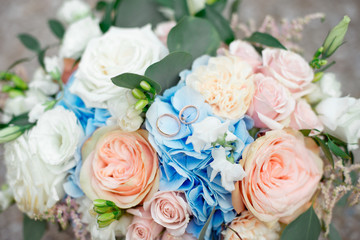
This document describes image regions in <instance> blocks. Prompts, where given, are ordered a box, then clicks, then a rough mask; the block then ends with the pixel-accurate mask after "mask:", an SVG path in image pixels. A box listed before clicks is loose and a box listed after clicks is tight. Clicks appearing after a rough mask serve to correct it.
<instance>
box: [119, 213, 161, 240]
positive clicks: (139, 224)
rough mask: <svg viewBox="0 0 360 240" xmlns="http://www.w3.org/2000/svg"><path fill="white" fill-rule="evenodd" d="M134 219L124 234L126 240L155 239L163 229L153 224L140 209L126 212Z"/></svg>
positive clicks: (148, 216)
mask: <svg viewBox="0 0 360 240" xmlns="http://www.w3.org/2000/svg"><path fill="white" fill-rule="evenodd" d="M127 212H128V213H130V214H133V215H134V218H133V220H132V222H131V224H130V225H129V227H128V229H127V233H126V240H153V239H157V238H158V237H159V235H160V233H161V231H162V230H163V227H162V226H160V225H159V224H157V223H156V222H154V220H153V219H152V218H151V215H150V213H149V212H148V211H145V210H144V209H143V208H142V207H141V208H136V209H129V210H127Z"/></svg>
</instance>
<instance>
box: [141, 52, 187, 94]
mask: <svg viewBox="0 0 360 240" xmlns="http://www.w3.org/2000/svg"><path fill="white" fill-rule="evenodd" d="M191 63H192V56H191V55H190V54H188V53H186V52H172V53H170V54H169V55H167V56H166V57H165V58H163V59H162V60H160V61H159V62H156V63H154V64H152V65H151V66H149V67H148V68H147V69H146V71H145V76H147V77H148V78H150V79H153V80H155V81H156V82H157V83H159V84H160V85H161V88H162V89H163V90H166V89H168V88H170V87H172V86H175V85H176V84H177V83H178V82H179V72H180V71H182V70H184V69H187V68H189V67H190V66H191ZM159 93H160V92H159Z"/></svg>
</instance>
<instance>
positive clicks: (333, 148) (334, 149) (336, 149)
mask: <svg viewBox="0 0 360 240" xmlns="http://www.w3.org/2000/svg"><path fill="white" fill-rule="evenodd" d="M327 144H328V146H329V148H330V150H331V151H332V152H333V153H334V154H335V155H336V156H338V157H341V158H344V159H350V156H349V155H347V154H346V153H345V152H344V151H343V150H342V149H341V148H339V147H338V146H337V145H336V144H335V143H334V142H333V141H331V140H330V139H329V141H328V142H327Z"/></svg>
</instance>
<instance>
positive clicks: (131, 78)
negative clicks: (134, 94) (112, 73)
mask: <svg viewBox="0 0 360 240" xmlns="http://www.w3.org/2000/svg"><path fill="white" fill-rule="evenodd" d="M111 81H112V82H113V83H114V84H115V85H116V86H118V87H123V88H129V89H134V88H136V87H139V86H140V82H141V81H147V82H148V83H150V85H151V86H152V87H153V88H154V89H155V91H156V92H157V93H160V92H161V86H160V85H159V84H158V83H157V82H155V81H153V80H151V79H150V78H148V77H145V76H141V75H138V74H135V73H123V74H120V75H118V76H116V77H113V78H111Z"/></svg>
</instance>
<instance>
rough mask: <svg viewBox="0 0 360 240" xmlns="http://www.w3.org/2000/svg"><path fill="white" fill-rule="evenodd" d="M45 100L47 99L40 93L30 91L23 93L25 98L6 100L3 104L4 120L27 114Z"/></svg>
mask: <svg viewBox="0 0 360 240" xmlns="http://www.w3.org/2000/svg"><path fill="white" fill-rule="evenodd" d="M46 100H47V97H46V96H45V95H44V94H43V93H42V92H39V91H37V90H31V89H30V90H29V91H27V92H26V93H25V96H17V97H15V98H8V99H7V100H6V102H5V107H4V114H5V115H4V118H5V117H6V116H7V117H8V118H9V117H10V118H11V116H18V115H21V114H23V113H26V112H29V111H30V110H31V109H32V108H33V107H34V106H35V105H36V104H38V103H43V102H45V101H46ZM4 120H5V119H4Z"/></svg>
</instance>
